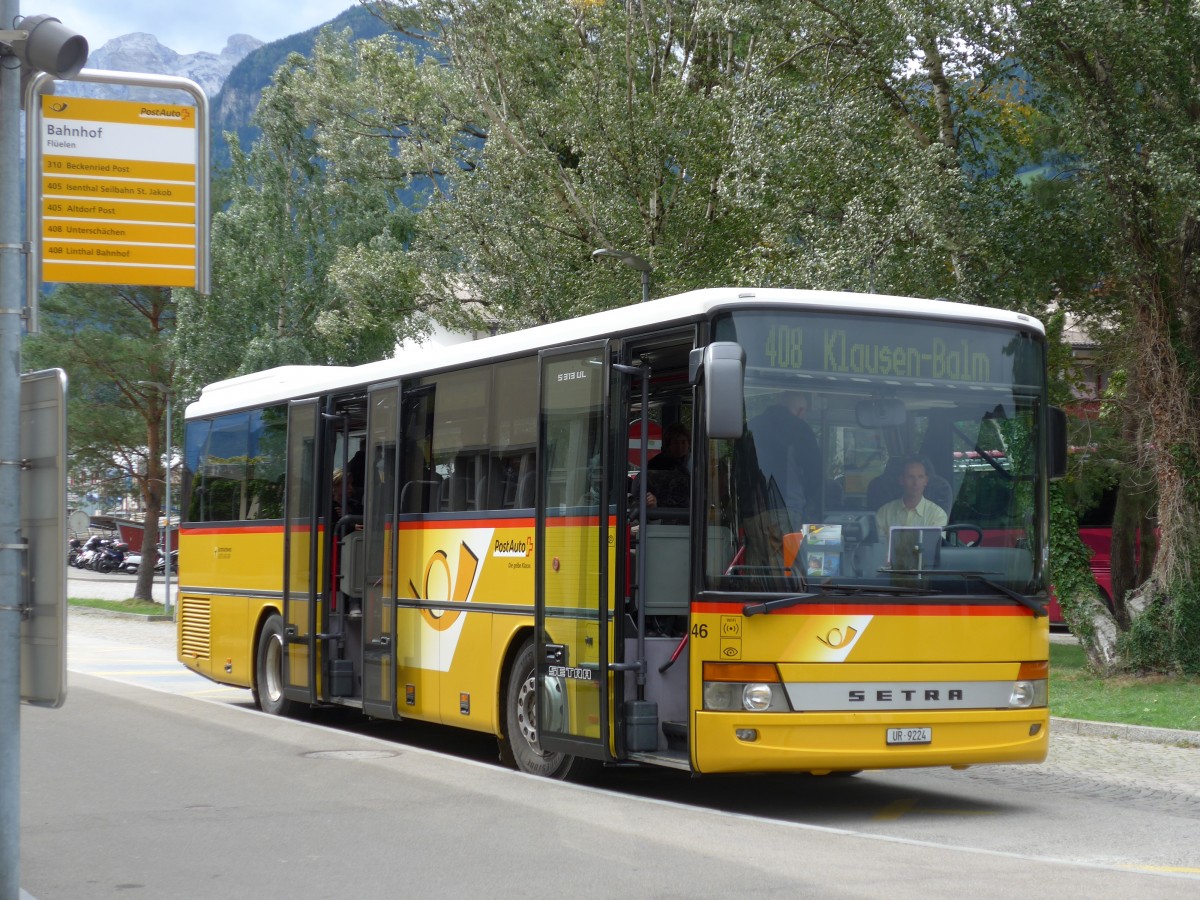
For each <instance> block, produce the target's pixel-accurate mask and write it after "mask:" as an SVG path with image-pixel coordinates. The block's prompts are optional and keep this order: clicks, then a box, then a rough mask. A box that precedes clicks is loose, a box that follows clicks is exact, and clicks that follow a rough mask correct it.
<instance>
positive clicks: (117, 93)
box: [57, 32, 263, 103]
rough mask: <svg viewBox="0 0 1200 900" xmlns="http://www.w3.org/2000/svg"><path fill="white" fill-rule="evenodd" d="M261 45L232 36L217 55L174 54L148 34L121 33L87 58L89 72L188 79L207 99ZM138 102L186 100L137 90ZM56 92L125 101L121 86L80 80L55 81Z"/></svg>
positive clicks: (245, 36) (171, 94)
mask: <svg viewBox="0 0 1200 900" xmlns="http://www.w3.org/2000/svg"><path fill="white" fill-rule="evenodd" d="M262 46H263V42H262V41H260V40H258V39H257V38H253V37H250V35H248V34H235V35H234V36H233V37H231V38H229V40H228V42H227V43H226V44H225V49H224V50H222V51H221V52H220V53H209V52H206V51H201V52H199V53H186V54H184V53H176V52H175V51H174V50H172V49H171V48H170V47H164V46H163V45H162V44H160V43H159V42H158V38H156V37H155V36H154V35H152V34H143V33H141V32H137V33H134V34H124V35H121V36H120V37H116V38H113V39H112V40H111V41H108V42H107V43H105V45H104V46H103V47H101V48H100V49H99V50H94V51H92V53H91V54H89V56H88V61H87V67H88V68H89V69H106V70H109V71H116V72H136V73H139V74H143V73H146V74H151V75H177V76H182V77H183V78H190V79H191V80H192V81H194V82H196V83H197V84H199V85H200V87H202V88H204V92H205V93H206V94H207V95H208V96H209V97H210V98H211V97H213V96H214V95H216V94H217V93H218V92H219V91H220V90H221V86H222V85H223V84H224V83H225V79H226V78H228V77H229V73H230V72H232V71H233V69H234V67H235V66H237V64H238V63H239V62H241V61H242V60H243V59H245V58H246V56H248V55H249V54H250V53H253V52H254V51H255V50H257V49H259V48H260V47H262ZM138 90H139V91H141V93H139V94H138V98H139V99H147V100H149V99H153V100H161V101H164V102H174V103H182V102H186V100H185V99H184V98H183V97H182V96H181V95H180V94H178V93H177V92H174V91H158V90H147V89H138ZM57 93H60V94H64V95H68V96H74V97H99V98H102V99H110V100H111V99H127V98H128V97H129V96H130V94H129V89H128V88H125V87H123V86H121V85H108V84H92V83H88V82H83V81H77V82H59V83H58V91H57Z"/></svg>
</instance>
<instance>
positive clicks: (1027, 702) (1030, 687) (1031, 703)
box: [1008, 681, 1047, 709]
mask: <svg viewBox="0 0 1200 900" xmlns="http://www.w3.org/2000/svg"><path fill="white" fill-rule="evenodd" d="M1046 699H1047V691H1046V682H1044V681H1015V682H1013V690H1012V694H1011V695H1010V696H1009V698H1008V705H1009V706H1010V707H1011V708H1013V709H1032V708H1033V707H1035V706H1045V705H1046Z"/></svg>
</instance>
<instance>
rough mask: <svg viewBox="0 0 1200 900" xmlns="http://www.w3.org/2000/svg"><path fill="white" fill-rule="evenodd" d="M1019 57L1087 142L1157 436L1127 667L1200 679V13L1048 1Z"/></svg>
mask: <svg viewBox="0 0 1200 900" xmlns="http://www.w3.org/2000/svg"><path fill="white" fill-rule="evenodd" d="M1018 13H1019V22H1020V26H1021V42H1020V52H1021V55H1022V59H1023V60H1024V61H1025V62H1026V63H1027V64H1028V65H1029V67H1030V70H1031V71H1032V72H1033V73H1034V75H1035V77H1036V78H1037V79H1038V81H1039V83H1041V84H1043V85H1044V86H1045V88H1046V97H1045V104H1046V105H1047V106H1048V107H1049V108H1050V109H1051V110H1052V111H1053V114H1054V115H1055V116H1056V117H1057V118H1058V119H1059V121H1060V122H1061V123H1062V126H1063V129H1064V130H1065V131H1067V132H1069V133H1070V134H1071V135H1073V137H1074V141H1075V146H1076V147H1077V152H1078V154H1079V158H1080V165H1079V169H1078V171H1077V173H1076V177H1077V179H1078V184H1079V190H1080V192H1081V193H1082V194H1086V197H1087V200H1088V203H1089V205H1088V216H1089V218H1090V219H1091V221H1092V222H1093V227H1094V228H1095V230H1096V233H1098V234H1100V235H1103V238H1104V251H1105V257H1104V258H1105V262H1106V263H1107V265H1106V267H1105V269H1104V270H1103V271H1101V272H1098V273H1097V274H1098V278H1102V280H1103V284H1104V295H1105V298H1106V300H1107V303H1106V308H1105V309H1104V316H1105V317H1106V318H1107V320H1108V325H1109V326H1110V327H1113V328H1116V329H1117V330H1119V331H1120V332H1122V333H1123V334H1124V335H1125V336H1126V337H1127V340H1128V343H1127V344H1126V345H1125V346H1126V347H1127V351H1126V353H1125V355H1124V360H1125V363H1126V365H1125V372H1126V376H1127V380H1128V382H1127V383H1128V387H1129V390H1130V391H1131V393H1132V395H1133V396H1136V397H1137V398H1138V399H1139V401H1140V403H1139V406H1140V409H1141V412H1140V414H1139V415H1138V416H1137V418H1136V422H1134V423H1132V424H1131V425H1129V426H1127V427H1126V430H1127V432H1128V433H1129V434H1131V435H1137V436H1140V437H1142V438H1143V440H1142V441H1141V443H1139V444H1138V445H1137V447H1136V450H1137V457H1136V458H1137V462H1138V463H1139V464H1140V465H1143V466H1145V467H1147V468H1149V470H1150V471H1152V472H1153V475H1154V481H1155V485H1156V488H1157V499H1158V510H1157V512H1158V523H1159V526H1160V529H1161V538H1160V543H1159V550H1158V554H1157V556H1156V557H1155V560H1154V565H1153V569H1152V571H1151V574H1150V578H1149V579H1148V580H1147V582H1146V583H1145V584H1143V585H1142V587H1141V588H1140V589H1139V590H1138V591H1137V592H1136V593H1135V594H1134V595H1132V596H1131V597H1130V598H1129V602H1128V608H1129V612H1130V614H1131V618H1132V622H1131V627H1130V630H1129V632H1128V634H1127V636H1126V637H1125V639H1124V641H1123V643H1122V649H1123V650H1124V651H1125V653H1126V654H1127V657H1128V659H1129V661H1130V662H1131V663H1132V664H1134V665H1137V666H1140V667H1145V668H1158V669H1182V670H1184V671H1187V672H1193V673H1194V672H1198V671H1200V585H1198V584H1197V578H1200V545H1198V544H1197V543H1196V540H1195V535H1196V533H1197V526H1200V389H1198V388H1200V280H1198V278H1200V268H1198V263H1200V190H1198V188H1200V145H1197V143H1196V141H1195V132H1196V127H1197V124H1198V122H1200V106H1198V105H1197V104H1196V101H1195V98H1196V96H1197V92H1198V90H1200V75H1198V74H1197V73H1198V72H1200V68H1198V67H1197V62H1198V61H1200V60H1198V53H1200V49H1198V48H1200V11H1197V10H1196V8H1195V6H1194V5H1192V4H1188V3H1184V2H1180V0H1169V2H1163V3H1153V4H1152V3H1147V2H1135V0H1123V2H1117V3H1113V2H1108V0H1070V2H1068V0H1048V2H1038V3H1032V4H1023V5H1021V6H1019V7H1018Z"/></svg>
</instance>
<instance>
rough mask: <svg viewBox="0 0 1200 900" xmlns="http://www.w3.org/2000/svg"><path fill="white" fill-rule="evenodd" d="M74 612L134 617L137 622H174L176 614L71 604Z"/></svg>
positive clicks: (114, 617)
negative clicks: (127, 610) (150, 613)
mask: <svg viewBox="0 0 1200 900" xmlns="http://www.w3.org/2000/svg"><path fill="white" fill-rule="evenodd" d="M67 609H68V610H69V611H70V612H72V613H81V614H82V615H85V616H102V617H104V618H108V619H133V620H134V621H137V622H174V621H175V617H174V616H155V615H143V614H142V613H131V612H122V611H121V610H119V609H101V608H100V607H99V606H69V607H67Z"/></svg>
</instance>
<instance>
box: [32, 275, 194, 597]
mask: <svg viewBox="0 0 1200 900" xmlns="http://www.w3.org/2000/svg"><path fill="white" fill-rule="evenodd" d="M174 325H175V306H174V303H173V302H172V298H171V291H170V289H168V288H161V287H138V286H135V285H74V284H68V285H62V286H61V287H59V288H58V289H57V290H55V291H54V292H53V293H51V294H49V295H47V296H45V297H44V298H43V300H42V303H41V332H40V333H39V334H37V335H35V336H31V337H29V338H27V339H26V341H25V344H24V346H23V348H22V353H23V356H24V362H25V364H26V365H28V366H31V367H33V368H44V367H59V368H62V369H65V370H66V372H67V379H68V391H67V398H68V401H67V439H68V451H69V453H70V457H71V471H72V473H74V474H75V475H76V476H78V475H81V474H82V475H83V476H84V477H85V478H87V479H88V480H89V482H90V480H91V479H92V478H99V479H100V480H101V481H100V483H101V484H104V483H105V482H109V483H112V482H114V481H115V482H117V483H118V484H119V485H122V486H123V485H124V484H125V483H133V484H135V485H136V486H137V490H138V493H139V494H140V495H141V498H142V503H143V505H144V507H145V510H146V513H145V532H144V537H143V539H142V547H143V558H145V559H148V560H152V559H153V552H154V548H155V546H156V545H157V542H158V525H159V518H160V516H161V515H162V509H163V507H162V499H163V494H164V488H165V486H166V481H165V476H164V472H163V459H164V455H163V454H164V449H165V441H164V424H165V423H164V413H165V409H166V405H165V402H164V398H163V396H162V393H161V391H159V390H158V389H156V388H150V387H147V386H146V385H143V384H139V382H140V381H152V382H157V383H160V384H163V385H166V386H168V387H170V386H171V384H172V374H173V364H172V361H171V337H172V333H173V331H174ZM153 580H154V566H153V565H144V566H142V567H140V568H139V569H138V580H137V584H136V586H135V588H134V597H136V598H137V599H139V600H146V601H149V600H151V599H153V595H152V593H151V585H152V584H153Z"/></svg>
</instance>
